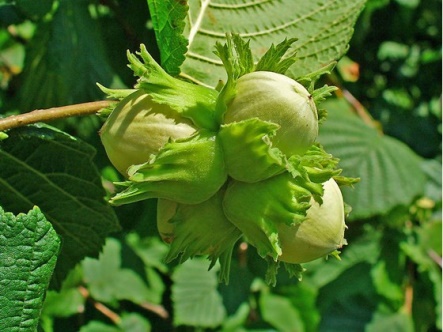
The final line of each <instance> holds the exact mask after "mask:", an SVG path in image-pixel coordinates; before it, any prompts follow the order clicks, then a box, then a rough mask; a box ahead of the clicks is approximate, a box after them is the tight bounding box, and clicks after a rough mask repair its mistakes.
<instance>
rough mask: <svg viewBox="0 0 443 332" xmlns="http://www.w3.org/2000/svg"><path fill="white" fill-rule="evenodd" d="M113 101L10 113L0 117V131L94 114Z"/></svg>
mask: <svg viewBox="0 0 443 332" xmlns="http://www.w3.org/2000/svg"><path fill="white" fill-rule="evenodd" d="M114 102H115V101H111V100H101V101H92V102H89V103H83V104H75V105H69V106H62V107H53V108H48V109H40V110H35V111H32V112H29V113H23V114H19V115H11V116H9V117H7V118H3V119H0V132H1V131H4V130H8V129H12V128H17V127H22V126H26V125H28V124H32V123H36V122H46V121H53V120H57V119H63V118H69V117H71V116H80V115H90V114H94V113H96V112H97V111H99V110H100V109H102V108H105V107H108V106H110V105H111V104H112V103H114Z"/></svg>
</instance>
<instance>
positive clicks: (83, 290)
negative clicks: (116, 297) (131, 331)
mask: <svg viewBox="0 0 443 332" xmlns="http://www.w3.org/2000/svg"><path fill="white" fill-rule="evenodd" d="M78 290H79V291H80V294H81V295H82V296H83V297H84V298H85V299H86V300H88V301H90V302H91V303H92V305H93V306H94V308H95V309H97V310H98V311H100V312H101V313H102V314H103V315H105V316H106V317H108V318H109V319H110V320H111V321H112V322H113V323H114V324H115V325H118V324H119V323H120V322H121V318H120V316H119V315H118V314H117V313H115V312H114V311H112V310H111V309H109V308H108V307H107V306H105V305H104V304H103V303H100V302H98V301H96V300H94V299H93V298H91V296H90V294H89V291H88V289H86V287H83V286H79V287H78Z"/></svg>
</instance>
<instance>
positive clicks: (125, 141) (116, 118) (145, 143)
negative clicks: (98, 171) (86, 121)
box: [100, 90, 196, 177]
mask: <svg viewBox="0 0 443 332" xmlns="http://www.w3.org/2000/svg"><path fill="white" fill-rule="evenodd" d="M195 131H196V128H195V127H194V126H193V125H192V122H191V121H190V120H188V119H185V118H182V117H179V116H178V115H177V114H176V112H175V111H173V110H172V109H171V108H170V107H169V106H167V105H161V104H158V103H155V102H153V101H152V99H151V97H150V96H149V95H148V94H146V93H145V92H144V91H142V90H139V91H136V92H134V93H132V94H131V95H129V96H128V97H126V98H124V99H123V100H122V101H120V102H119V103H118V105H117V106H116V108H115V109H114V110H113V111H112V113H111V114H110V115H109V117H108V119H107V120H106V122H105V124H104V125H103V127H102V128H101V130H100V138H101V140H102V143H103V145H104V147H105V150H106V154H107V155H108V158H109V160H110V161H111V163H112V164H113V165H114V167H115V168H116V169H117V170H118V171H119V172H120V173H121V174H123V175H124V176H126V177H127V176H128V175H127V170H128V168H129V167H130V166H131V165H138V164H142V163H144V162H146V161H148V160H149V157H150V155H151V154H156V153H157V152H158V151H159V150H160V149H161V148H162V147H163V146H164V145H165V144H166V143H167V142H168V141H169V140H170V139H173V140H174V139H177V138H185V137H188V136H191V135H192V134H193V133H194V132H195Z"/></svg>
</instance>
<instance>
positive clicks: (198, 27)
mask: <svg viewBox="0 0 443 332" xmlns="http://www.w3.org/2000/svg"><path fill="white" fill-rule="evenodd" d="M363 8H364V9H363ZM357 18H358V19H357ZM0 23H1V25H0V27H1V28H0V114H1V116H0V117H3V116H8V115H11V114H20V113H25V112H28V111H30V110H33V109H39V108H48V107H55V106H61V105H69V104H72V103H80V102H88V101H94V100H99V99H103V98H105V97H104V95H103V93H102V92H101V91H100V89H98V88H97V86H96V84H95V83H96V82H99V83H101V84H103V85H105V86H109V87H110V88H127V89H132V88H133V87H134V84H135V83H136V82H135V78H134V77H133V76H132V72H131V71H130V70H128V69H127V67H126V66H127V58H126V51H127V49H129V50H130V51H131V52H135V51H138V50H139V49H140V43H143V44H145V45H146V48H147V52H149V54H150V55H152V57H153V58H154V59H155V60H156V61H157V62H158V63H161V65H162V67H163V69H164V70H165V71H166V72H168V73H170V74H172V75H175V76H177V78H179V79H185V80H188V81H193V82H200V83H203V84H204V85H208V86H211V87H214V86H217V85H218V83H219V81H220V80H222V81H225V80H226V79H227V77H226V76H225V75H226V73H225V70H224V68H223V67H222V62H221V61H220V59H219V58H218V57H217V55H216V54H214V51H215V50H216V48H215V45H216V42H218V43H221V44H223V43H224V42H225V40H226V39H225V36H226V33H228V32H229V33H238V34H239V35H240V36H241V37H242V38H245V40H248V39H250V41H249V45H250V46H251V49H252V58H253V60H255V61H256V60H257V59H259V58H260V57H261V56H262V55H263V54H264V53H265V52H266V50H268V49H269V48H270V47H271V44H274V45H278V43H280V42H282V41H283V40H284V39H285V38H287V40H288V43H289V42H293V44H292V47H291V49H290V55H291V56H294V58H292V57H289V58H286V60H288V62H284V63H283V65H282V67H281V68H286V67H285V66H286V65H288V64H291V65H290V67H289V69H288V70H287V71H286V74H287V75H289V76H291V77H293V78H302V77H303V76H305V75H306V74H307V73H310V72H312V71H317V70H322V68H324V66H327V65H329V66H330V67H328V69H329V70H330V69H332V67H333V66H334V63H335V61H337V60H340V59H341V60H340V61H339V62H338V65H337V69H338V70H336V71H334V72H333V73H332V74H330V75H327V77H324V76H323V77H322V78H318V77H316V78H315V79H314V80H313V81H312V82H308V81H306V82H302V83H303V84H305V85H306V84H307V85H309V84H311V83H312V84H311V85H312V86H311V87H312V88H313V83H314V81H317V83H319V82H320V83H322V84H324V83H327V84H332V85H337V86H338V87H339V88H340V90H339V91H338V92H337V93H336V95H335V97H332V98H328V99H326V101H325V102H324V103H322V105H321V106H322V108H324V109H325V110H327V113H328V116H327V118H326V121H324V123H322V125H321V127H320V139H319V141H320V143H321V144H322V145H323V147H324V149H325V151H326V152H328V153H331V154H333V155H334V156H335V157H338V158H340V162H339V167H340V168H342V169H343V174H344V175H347V176H358V177H360V178H361V182H360V183H359V184H357V185H355V187H354V188H344V195H345V201H346V202H347V203H349V204H350V205H351V206H352V209H353V211H352V212H351V213H350V215H349V219H348V230H347V231H346V233H345V235H346V239H347V242H348V245H347V246H345V247H344V248H343V249H342V253H341V255H340V257H341V260H340V261H338V260H335V259H329V260H317V261H313V262H310V263H306V264H303V268H305V269H306V272H305V273H304V274H303V279H302V280H301V281H298V280H297V279H296V278H292V279H289V278H288V277H287V274H286V273H278V275H277V286H276V287H272V288H270V287H269V286H267V285H266V284H265V283H264V280H262V279H261V278H262V276H263V275H264V274H265V271H266V269H267V266H266V264H265V263H264V262H263V261H262V260H261V259H260V258H258V254H257V252H256V250H255V249H254V248H252V247H248V245H247V244H246V243H244V242H242V241H241V240H240V241H239V242H238V243H237V244H236V245H235V247H234V248H233V257H232V261H231V262H230V265H231V272H230V275H229V285H223V284H219V283H218V282H217V279H218V278H220V275H221V274H222V273H224V271H222V270H219V267H218V265H216V266H215V268H214V269H212V270H210V271H207V267H208V262H205V261H202V260H200V259H193V260H187V261H186V262H185V263H184V264H182V265H178V266H175V265H174V264H173V263H166V262H165V257H166V256H167V253H168V250H169V246H168V245H167V244H165V243H163V242H162V241H161V240H160V238H159V235H158V233H157V230H156V221H155V215H156V208H155V206H156V201H155V200H147V201H143V202H139V203H135V204H131V205H129V206H124V207H110V206H109V205H108V204H107V203H106V198H107V197H109V194H110V193H114V192H115V188H114V187H113V185H112V182H113V181H121V180H123V179H122V178H121V177H120V176H119V175H118V174H117V172H115V171H114V170H113V169H112V168H111V167H110V164H109V161H108V160H107V158H106V156H105V153H104V150H103V147H102V146H101V144H100V141H99V138H98V135H97V132H98V130H99V126H100V124H101V120H100V119H99V118H98V117H96V116H95V115H92V116H86V117H83V118H70V119H66V120H58V121H56V122H54V123H53V125H54V127H49V126H47V125H40V124H39V125H33V126H27V127H22V128H18V129H13V130H8V131H7V132H6V133H0V137H1V138H2V140H0V206H1V207H2V208H3V209H4V210H5V211H11V212H12V213H14V214H15V215H16V216H14V215H13V214H11V213H5V212H3V210H0V211H1V212H0V247H1V248H0V280H1V283H2V284H1V285H2V287H1V290H2V291H1V292H0V293H1V295H0V304H1V308H2V310H1V313H0V327H1V328H0V330H8V331H9V330H11V331H14V330H17V331H20V330H34V329H35V328H36V327H37V324H38V323H39V319H40V329H41V330H43V331H45V332H52V331H54V332H57V331H64V332H71V331H82V332H84V331H86V332H89V331H131V332H132V331H178V332H181V331H215V330H217V331H224V332H228V331H229V332H234V331H235V332H240V331H241V332H244V331H307V332H309V331H312V332H314V331H362V330H367V331H439V330H441V328H442V317H441V310H442V289H441V282H442V275H441V255H442V252H441V250H442V249H441V248H442V245H441V234H442V226H441V225H442V224H441V199H442V196H441V186H442V184H441V100H440V99H441V26H442V25H441V1H439V0H428V1H416V0H409V1H407V0H368V1H363V0H359V1H351V0H346V1H338V0H324V1H323V0H322V1H316V2H315V1H314V2H309V1H301V0H282V1H251V2H248V3H246V2H245V1H237V0H236V1H217V2H215V1H209V0H208V1H194V0H191V1H187V2H186V1H172V0H170V1H160V0H148V1H145V0H130V1H123V0H114V1H96V0H78V1H69V0H45V1H38V5H37V4H36V2H35V1H25V0H21V1H18V0H17V1H9V0H7V1H0ZM351 37H352V39H351ZM293 39H296V40H293ZM348 44H349V45H348ZM273 52H274V53H273V54H274V55H278V54H279V49H278V46H275V49H274V50H273ZM345 53H346V57H343V55H344V54H345ZM270 54H271V53H270ZM271 55H272V54H271ZM277 58H278V56H277ZM271 59H272V57H271V56H269V61H268V62H266V63H263V65H269V63H270V62H272V61H271ZM294 59H295V62H294V63H293V64H292V63H291V61H293V60H294ZM289 60H290V61H289ZM270 64H271V65H272V63H270ZM274 65H275V64H274ZM266 68H269V67H266ZM279 68H280V67H279ZM281 70H283V69H281ZM138 83H139V84H143V82H138ZM145 83H146V82H145ZM148 83H149V82H148ZM321 89H322V88H320V89H318V90H319V91H325V90H321ZM310 91H312V90H310ZM327 92H329V93H330V92H331V91H327ZM161 96H163V95H160V96H159V98H160V97H161ZM188 99H192V98H190V97H189V95H188ZM193 114H194V113H193ZM323 114H325V113H323ZM6 136H7V137H6ZM266 147H267V146H266ZM232 148H233V149H236V148H237V149H238V147H232ZM248 167H251V168H252V167H253V165H252V166H248ZM103 188H106V191H105V190H104V189H103ZM34 206H38V208H37V207H35V208H34ZM28 211H29V212H28ZM202 212H204V211H202ZM25 213H27V214H25ZM205 218H206V217H205ZM202 220H204V218H202ZM201 222H204V221H201ZM119 224H120V225H121V226H119ZM208 225H209V224H208ZM120 227H121V228H123V231H121V232H119V233H117V231H119V230H120ZM207 228H208V229H209V231H208V232H210V230H211V229H212V228H211V227H210V226H208V227H207ZM111 235H112V236H115V237H113V238H110V236H111ZM60 239H61V241H60ZM190 239H193V238H192V237H191V238H190ZM184 241H188V242H191V243H190V244H193V242H192V241H190V240H189V239H188V238H186V239H184ZM85 257H88V258H85ZM56 261H57V262H56ZM49 284H51V285H52V286H53V289H51V290H49V291H46V289H47V288H48V285H49ZM24 291H26V292H24ZM45 293H46V294H45ZM23 294H25V296H23ZM4 295H6V296H4ZM43 300H44V301H43ZM26 317H27V318H28V319H27V320H26ZM39 317H40V318H39ZM20 323H22V324H27V325H26V328H25V325H22V327H21V329H20V328H19V327H18V326H19V324H20Z"/></svg>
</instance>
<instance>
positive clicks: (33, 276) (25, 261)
mask: <svg viewBox="0 0 443 332" xmlns="http://www.w3.org/2000/svg"><path fill="white" fill-rule="evenodd" d="M59 249H60V239H59V237H58V236H57V234H56V232H55V231H54V229H53V228H52V226H51V224H50V223H49V222H48V221H47V220H46V218H45V216H44V215H43V214H42V213H41V211H40V209H39V208H37V207H34V208H33V209H32V210H31V211H29V212H28V214H26V215H25V214H19V215H17V217H15V216H14V215H13V214H12V213H4V211H3V209H2V208H0V261H1V262H2V265H1V266H0V276H1V285H2V292H1V294H0V305H1V307H2V310H1V311H0V327H1V329H2V330H4V331H6V330H9V329H14V330H16V331H30V330H36V329H37V325H38V321H39V316H40V311H41V308H42V305H43V299H44V295H45V292H46V289H47V288H48V285H49V281H50V279H51V276H52V273H53V271H54V267H55V264H56V261H57V254H58V252H59Z"/></svg>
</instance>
